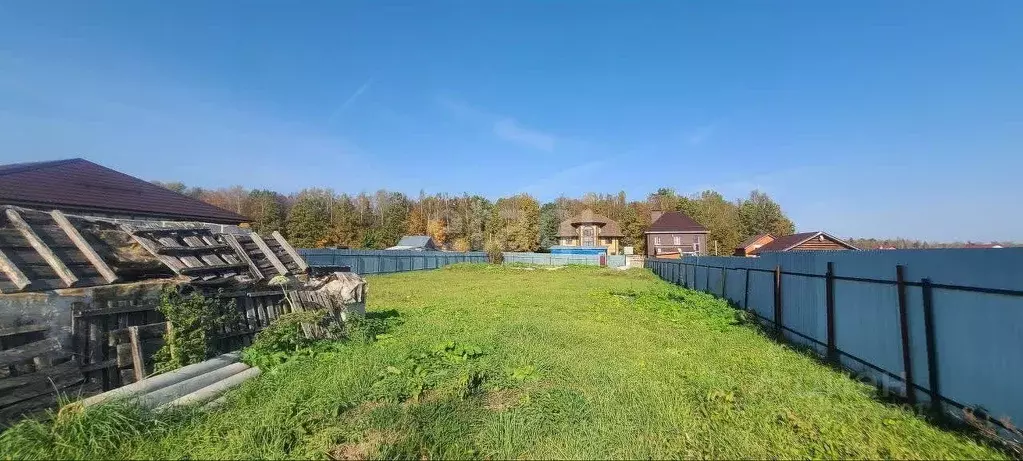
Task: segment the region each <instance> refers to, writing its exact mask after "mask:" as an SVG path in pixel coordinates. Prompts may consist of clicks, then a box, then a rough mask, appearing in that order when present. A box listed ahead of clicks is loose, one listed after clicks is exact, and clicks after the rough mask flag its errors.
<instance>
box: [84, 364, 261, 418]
mask: <svg viewBox="0 0 1023 461" xmlns="http://www.w3.org/2000/svg"><path fill="white" fill-rule="evenodd" d="M259 373H260V371H259V368H257V367H250V366H248V365H246V364H244V363H241V362H239V354H238V353H237V352H233V353H230V354H224V355H221V356H218V357H214V358H212V359H209V360H207V361H205V362H201V363H196V364H193V365H188V366H185V367H182V368H179V369H177V370H174V371H170V372H167V373H164V374H160V375H156V376H153V377H151V378H146V379H143V380H142V381H138V382H136V383H133V384H129V385H127V386H124V387H119V388H117V389H113V390H110V391H107V392H104V393H102V394H99V395H94V396H92V397H89V398H87V399H84V400H82V401H81V402H80V403H81V405H82V406H85V407H88V406H92V405H97V404H100V403H104V402H111V401H115V400H122V399H129V398H133V399H137V401H138V403H139V405H142V406H143V407H145V408H155V409H158V410H162V409H167V408H173V407H179V406H184V405H197V404H201V403H206V406H207V407H214V406H217V405H219V404H220V403H223V399H224V397H222V394H223V393H224V392H226V391H227V390H229V389H231V388H233V387H236V386H239V385H241V384H242V383H244V382H245V381H247V380H249V379H252V378H255V377H256V376H259Z"/></svg>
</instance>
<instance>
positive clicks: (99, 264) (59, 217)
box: [50, 210, 118, 283]
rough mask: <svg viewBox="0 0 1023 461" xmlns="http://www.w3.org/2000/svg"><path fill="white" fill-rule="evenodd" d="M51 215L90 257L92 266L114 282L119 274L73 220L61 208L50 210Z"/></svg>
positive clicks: (108, 281)
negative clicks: (79, 230) (76, 226)
mask: <svg viewBox="0 0 1023 461" xmlns="http://www.w3.org/2000/svg"><path fill="white" fill-rule="evenodd" d="M50 216H52V217H53V221H54V222H56V223H57V227H60V228H61V229H62V230H63V231H64V233H65V234H67V236H68V238H70V239H71V241H72V242H74V244H75V246H76V247H78V249H79V250H81V252H82V254H84V255H85V257H86V258H88V259H89V262H90V263H92V266H93V267H95V268H96V270H97V271H99V273H100V275H102V276H103V278H105V279H106V280H107V283H114V282H116V281H117V280H118V278H117V275H116V274H114V271H112V270H111V269H110V266H108V265H107V263H106V262H104V261H103V258H101V257H100V256H99V254H98V253H96V250H94V249H93V248H92V245H89V242H87V241H85V238H84V237H82V234H81V233H79V232H78V229H76V228H75V226H72V225H71V221H68V219H67V216H64V213H61V212H60V210H53V211H51V212H50Z"/></svg>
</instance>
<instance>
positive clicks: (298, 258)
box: [270, 231, 309, 272]
mask: <svg viewBox="0 0 1023 461" xmlns="http://www.w3.org/2000/svg"><path fill="white" fill-rule="evenodd" d="M270 235H272V236H273V238H274V240H276V241H277V243H279V244H280V245H281V248H283V249H284V252H285V253H287V254H288V256H291V260H292V261H295V264H297V265H298V268H299V270H301V271H302V272H305V271H306V270H308V269H309V265H308V264H306V263H305V259H302V255H300V254H298V252H297V251H295V248H294V247H292V246H291V244H290V243H288V241H287V240H286V239H285V238H284V236H283V235H281V233H280V232H277V231H273V233H272V234H270Z"/></svg>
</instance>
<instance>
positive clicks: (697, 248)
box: [693, 239, 700, 253]
mask: <svg viewBox="0 0 1023 461" xmlns="http://www.w3.org/2000/svg"><path fill="white" fill-rule="evenodd" d="M693 251H695V252H697V253H699V252H700V239H696V240H694V241H693Z"/></svg>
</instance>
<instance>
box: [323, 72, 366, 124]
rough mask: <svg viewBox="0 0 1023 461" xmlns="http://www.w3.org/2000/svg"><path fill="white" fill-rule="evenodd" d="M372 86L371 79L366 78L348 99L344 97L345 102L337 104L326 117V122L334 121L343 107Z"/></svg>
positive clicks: (345, 107) (349, 104) (346, 106)
mask: <svg viewBox="0 0 1023 461" xmlns="http://www.w3.org/2000/svg"><path fill="white" fill-rule="evenodd" d="M372 86H373V79H368V80H366V81H365V82H363V84H362V85H361V86H359V88H357V89H356V90H355V92H354V93H352V94H351V96H348V99H346V100H345V102H343V103H341V105H340V106H338V107H337V109H335V110H334V112H333V113H332V114H330V118H328V119H327V123H328V124H329V123H334V120H335V119H337V118H338V117H339V116H340V115H341V114H342V113H344V111H345V109H348V106H351V105H352V103H354V102H355V100H356V99H359V96H362V94H363V93H365V92H366V91H368V90H369V89H370V87H372Z"/></svg>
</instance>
